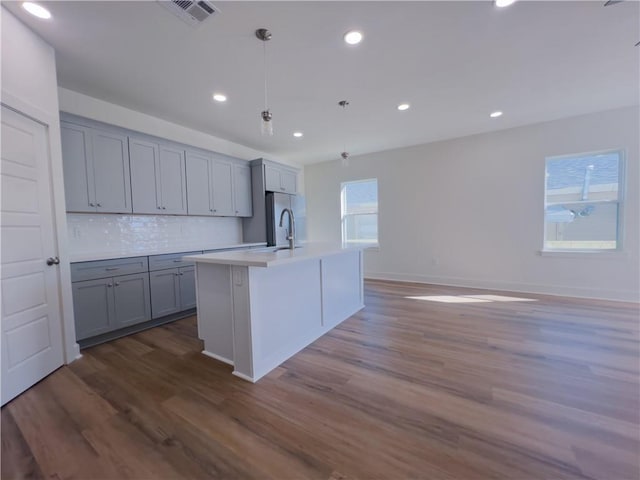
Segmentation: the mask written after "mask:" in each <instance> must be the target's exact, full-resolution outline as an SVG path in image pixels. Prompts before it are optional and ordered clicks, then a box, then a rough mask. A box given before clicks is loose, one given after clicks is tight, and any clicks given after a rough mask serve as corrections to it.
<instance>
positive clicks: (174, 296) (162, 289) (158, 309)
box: [149, 268, 180, 318]
mask: <svg viewBox="0 0 640 480" xmlns="http://www.w3.org/2000/svg"><path fill="white" fill-rule="evenodd" d="M179 275H180V272H179V269H177V268H171V269H169V270H160V271H157V272H151V273H150V274H149V280H150V288H151V318H160V317H164V316H165V315H169V314H171V313H175V312H179V311H180V282H179V280H178V276H179Z"/></svg>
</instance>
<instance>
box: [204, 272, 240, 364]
mask: <svg viewBox="0 0 640 480" xmlns="http://www.w3.org/2000/svg"><path fill="white" fill-rule="evenodd" d="M196 274H197V282H196V285H197V301H198V337H200V338H201V339H202V340H203V341H204V352H203V353H204V354H206V355H209V356H211V357H214V358H217V359H218V360H221V361H223V362H225V363H229V364H233V323H232V322H233V301H232V296H231V269H230V267H229V266H228V265H214V264H210V263H200V262H198V263H196Z"/></svg>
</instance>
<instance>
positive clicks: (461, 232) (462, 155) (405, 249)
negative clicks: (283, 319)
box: [305, 107, 640, 302]
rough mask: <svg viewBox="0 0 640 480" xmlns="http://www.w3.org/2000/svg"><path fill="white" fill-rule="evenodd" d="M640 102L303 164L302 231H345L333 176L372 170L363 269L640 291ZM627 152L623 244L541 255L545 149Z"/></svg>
mask: <svg viewBox="0 0 640 480" xmlns="http://www.w3.org/2000/svg"><path fill="white" fill-rule="evenodd" d="M639 116H640V110H639V108H638V107H628V108H622V109H616V110H611V111H605V112H599V113H594V114H588V115H582V116H578V117H572V118H567V119H562V120H556V121H551V122H546V123H541V124H536V125H530V126H525V127H520V128H513V129H509V130H503V131H498V132H493V133H487V134H481V135H474V136H469V137H464V138H458V139H454V140H448V141H442V142H435V143H431V144H425V145H419V146H415V147H409V148H403V149H396V150H389V151H385V152H377V153H373V154H368V155H363V156H359V157H352V158H351V159H350V166H349V167H346V168H342V167H341V166H340V163H339V162H329V163H320V164H315V165H311V166H307V167H306V168H305V182H306V194H307V215H308V235H309V238H310V240H311V241H331V242H340V240H341V238H340V183H341V182H343V181H349V180H357V179H365V178H374V177H375V178H377V179H378V189H379V192H378V201H379V226H378V230H379V240H380V248H379V249H378V250H368V251H366V253H365V276H366V277H369V278H384V279H392V280H406V281H417V282H426V283H436V284H447V285H460V286H469V287H478V288H495V289H503V290H511V291H523V292H536V293H548V294H555V295H569V296H577V297H593V298H606V299H615V300H630V301H636V302H637V301H640V266H639V263H640V260H639V251H640V241H639V236H640V221H639V219H640V197H639V190H640V170H639V145H638V143H639V134H638V132H640V121H639ZM619 148H621V149H624V150H625V151H626V195H625V199H624V201H625V203H624V211H623V222H624V230H623V239H622V240H623V251H622V252H615V253H597V254H579V253H572V254H557V255H540V253H539V252H540V250H541V248H542V242H543V228H544V225H543V215H544V174H545V157H549V156H555V155H565V154H572V153H582V152H590V151H598V150H607V149H619Z"/></svg>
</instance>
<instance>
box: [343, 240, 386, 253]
mask: <svg viewBox="0 0 640 480" xmlns="http://www.w3.org/2000/svg"><path fill="white" fill-rule="evenodd" d="M342 246H343V247H345V248H349V247H357V248H362V249H363V250H369V251H373V252H377V251H379V250H380V244H378V243H374V244H372V243H356V242H352V243H343V244H342Z"/></svg>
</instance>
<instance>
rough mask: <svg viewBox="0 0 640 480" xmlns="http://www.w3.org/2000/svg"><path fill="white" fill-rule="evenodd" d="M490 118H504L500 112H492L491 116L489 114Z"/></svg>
mask: <svg viewBox="0 0 640 480" xmlns="http://www.w3.org/2000/svg"><path fill="white" fill-rule="evenodd" d="M489 116H490V117H491V118H498V117H501V116H502V112H500V111H498V112H491V114H489Z"/></svg>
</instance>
